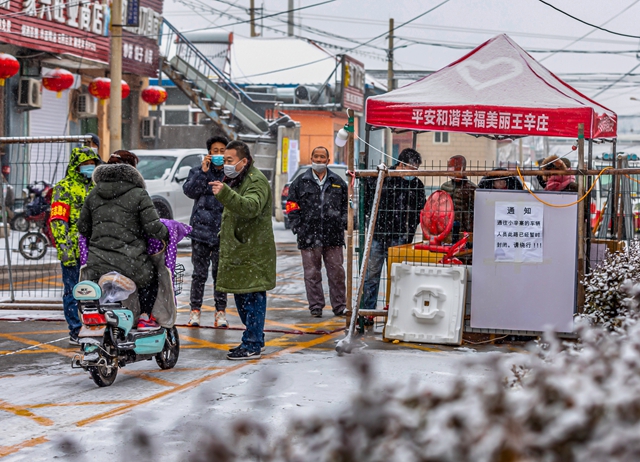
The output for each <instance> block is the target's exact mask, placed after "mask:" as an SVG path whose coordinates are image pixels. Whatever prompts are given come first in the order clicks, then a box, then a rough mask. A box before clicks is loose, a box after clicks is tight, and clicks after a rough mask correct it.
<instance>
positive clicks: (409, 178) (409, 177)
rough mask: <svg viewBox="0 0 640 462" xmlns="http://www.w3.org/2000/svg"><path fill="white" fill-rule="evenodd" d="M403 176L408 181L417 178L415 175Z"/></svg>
mask: <svg viewBox="0 0 640 462" xmlns="http://www.w3.org/2000/svg"><path fill="white" fill-rule="evenodd" d="M402 178H404V179H405V180H407V181H413V179H414V178H415V176H403V177H402Z"/></svg>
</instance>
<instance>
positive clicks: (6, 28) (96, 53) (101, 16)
mask: <svg viewBox="0 0 640 462" xmlns="http://www.w3.org/2000/svg"><path fill="white" fill-rule="evenodd" d="M130 2H133V3H135V4H137V5H138V15H137V16H138V17H139V21H138V24H137V26H136V27H126V28H125V29H124V30H123V33H122V34H123V39H122V42H123V50H122V51H123V61H122V69H123V71H124V72H129V73H133V74H138V75H144V76H157V74H158V57H159V48H158V37H159V33H160V30H161V27H162V6H163V0H124V1H123V9H122V15H123V23H124V24H127V22H126V21H127V20H128V14H127V13H128V12H129V8H130V5H129V3H130ZM133 6H135V5H133ZM0 16H4V17H1V18H0V43H11V44H13V45H18V46H22V47H26V48H31V49H34V50H41V51H47V52H50V53H58V54H66V55H72V56H76V57H78V58H81V59H86V60H89V61H97V62H100V63H104V64H107V63H109V53H110V39H109V33H110V30H109V25H110V21H111V10H110V8H109V6H108V5H107V4H106V3H102V2H101V1H98V0H4V1H3V2H0Z"/></svg>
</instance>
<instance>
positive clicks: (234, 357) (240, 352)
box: [227, 347, 261, 361]
mask: <svg viewBox="0 0 640 462" xmlns="http://www.w3.org/2000/svg"><path fill="white" fill-rule="evenodd" d="M260 356H261V354H260V353H259V352H258V353H251V352H250V351H249V350H245V349H244V348H242V347H241V348H238V349H236V350H233V351H231V352H229V354H228V355H227V359H230V360H231V361H243V360H247V359H260Z"/></svg>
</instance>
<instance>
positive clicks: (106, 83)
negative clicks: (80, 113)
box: [89, 77, 111, 101]
mask: <svg viewBox="0 0 640 462" xmlns="http://www.w3.org/2000/svg"><path fill="white" fill-rule="evenodd" d="M89 93H91V95H92V96H95V97H96V98H98V99H99V100H101V101H104V100H105V99H109V95H110V94H111V79H107V78H105V77H97V78H95V79H93V80H92V81H91V83H90V84H89Z"/></svg>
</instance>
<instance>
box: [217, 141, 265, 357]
mask: <svg viewBox="0 0 640 462" xmlns="http://www.w3.org/2000/svg"><path fill="white" fill-rule="evenodd" d="M224 174H225V179H224V183H223V182H221V181H213V182H212V183H211V190H212V191H213V194H215V196H216V199H218V200H219V201H220V202H221V203H222V205H224V212H222V224H221V225H220V262H219V266H218V280H217V281H216V288H217V289H218V290H219V291H221V292H226V293H229V294H233V298H234V299H235V302H236V308H237V309H238V315H239V316H240V320H241V321H242V323H243V324H244V325H245V326H246V329H245V331H244V333H243V334H242V343H241V344H240V345H238V346H237V347H235V348H232V349H231V350H229V354H228V355H227V359H230V360H246V359H258V358H260V355H261V350H262V348H263V347H264V320H265V316H266V313H267V290H271V289H273V288H274V287H275V286H276V244H275V239H274V237H273V225H272V223H271V211H272V207H273V197H272V195H271V186H270V185H269V180H267V178H266V177H265V176H264V174H263V173H262V172H261V171H260V170H258V168H257V167H256V166H255V165H253V158H252V157H251V153H250V152H249V146H247V145H246V144H245V143H243V142H242V141H232V142H231V143H229V144H228V145H227V148H226V150H225V152H224Z"/></svg>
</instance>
